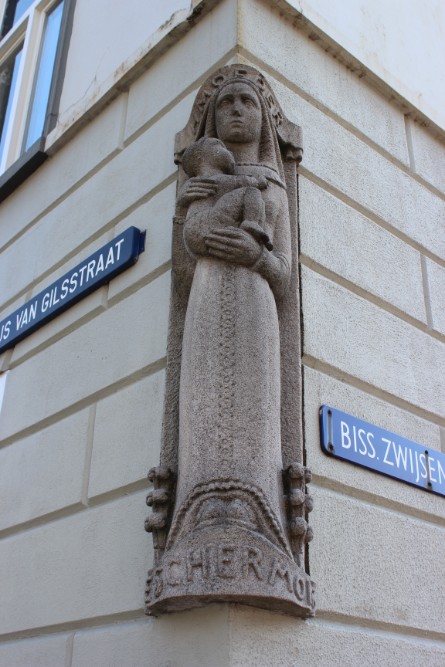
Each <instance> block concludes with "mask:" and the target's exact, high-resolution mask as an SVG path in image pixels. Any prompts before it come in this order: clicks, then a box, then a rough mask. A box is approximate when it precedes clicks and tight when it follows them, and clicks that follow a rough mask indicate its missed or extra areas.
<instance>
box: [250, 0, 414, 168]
mask: <svg viewBox="0 0 445 667" xmlns="http://www.w3.org/2000/svg"><path fill="white" fill-rule="evenodd" d="M271 4H272V3H261V2H256V1H255V0H249V1H248V2H243V3H241V4H240V28H241V29H240V35H241V44H242V46H243V47H244V48H246V49H247V50H248V51H249V52H250V53H252V54H253V55H254V56H256V57H257V58H260V60H261V61H262V62H265V63H267V65H268V67H269V68H270V67H271V68H273V69H274V70H275V72H277V73H279V74H280V75H281V76H284V77H285V78H286V79H288V80H289V81H290V82H291V83H292V84H293V85H294V86H296V87H297V88H299V89H300V90H302V91H303V92H304V93H305V94H307V95H309V96H311V97H312V98H313V99H314V100H315V101H316V103H320V104H321V105H323V106H324V107H326V108H327V109H328V110H329V112H331V113H332V114H335V115H337V116H338V117H339V118H340V119H341V120H342V121H343V122H345V123H347V124H348V125H351V126H353V128H355V130H357V131H358V132H359V133H360V134H363V135H365V136H366V137H368V138H369V139H370V140H371V141H373V142H374V143H376V144H377V145H378V146H379V147H380V148H382V149H383V150H385V151H388V152H389V153H391V154H392V155H393V156H394V157H395V158H397V159H398V160H400V161H401V162H403V163H404V164H408V150H407V145H406V136H405V123H404V117H403V113H402V112H401V111H400V110H399V109H397V108H396V107H395V105H394V104H391V102H390V101H389V100H387V99H385V98H384V97H383V95H382V94H381V93H379V92H378V91H377V90H376V89H374V88H373V87H372V86H371V85H369V84H368V82H367V81H366V79H365V78H359V76H358V74H357V73H354V72H351V71H350V69H348V68H347V67H346V66H345V65H343V64H342V63H341V62H340V61H339V60H338V59H335V58H334V57H333V56H332V55H330V54H329V53H327V52H326V49H325V47H323V46H320V44H319V43H318V42H317V40H313V39H310V38H309V36H308V35H306V34H305V33H304V32H303V31H301V30H299V29H298V27H296V26H295V25H292V23H291V22H290V20H287V19H285V18H284V17H283V14H282V12H280V10H279V9H278V8H274V7H272V6H270V5H271ZM265 25H267V39H261V40H259V39H258V35H259V34H261V33H262V32H263V30H264V26H265ZM259 69H261V66H259ZM304 132H305V133H306V127H304ZM305 137H306V134H305ZM305 144H306V138H305ZM306 145H307V148H309V144H306Z"/></svg>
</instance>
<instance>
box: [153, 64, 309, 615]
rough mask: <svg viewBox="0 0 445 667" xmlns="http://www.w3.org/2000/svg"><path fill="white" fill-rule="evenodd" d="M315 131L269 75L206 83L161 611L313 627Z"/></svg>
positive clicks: (184, 199)
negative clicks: (302, 268) (310, 136)
mask: <svg viewBox="0 0 445 667" xmlns="http://www.w3.org/2000/svg"><path fill="white" fill-rule="evenodd" d="M301 157H302V142H301V131H300V128H299V127H298V126H296V125H294V124H293V123H291V122H290V121H288V120H287V118H286V117H285V116H284V114H283V112H282V110H281V108H280V105H279V104H278V102H277V100H276V98H275V95H274V93H273V91H272V90H271V88H270V87H269V85H268V83H267V82H266V80H265V78H264V77H263V75H262V74H261V73H260V72H258V71H257V70H255V69H253V68H251V67H247V66H242V65H231V66H228V67H223V68H222V69H219V70H218V71H216V72H214V73H213V74H212V76H210V77H209V78H208V79H207V81H206V82H205V83H204V84H203V85H202V87H201V89H200V91H199V93H198V95H197V97H196V100H195V103H194V105H193V109H192V113H191V116H190V119H189V122H188V123H187V125H186V127H185V128H184V129H183V130H182V131H181V132H179V133H178V135H177V137H176V146H175V161H176V163H177V164H178V192H177V198H176V211H175V217H174V220H173V277H172V294H171V310H170V328H169V342H168V369H167V389H166V400H165V415H164V427H163V442H162V448H161V460H160V465H159V467H157V468H154V469H152V470H151V471H150V472H149V479H150V480H151V482H152V483H153V487H154V488H153V490H152V491H150V493H149V494H148V497H147V503H148V505H150V506H152V509H153V512H152V514H151V516H150V517H149V518H148V519H147V521H146V529H147V530H148V531H150V532H152V534H153V540H154V552H155V562H154V566H153V569H152V570H150V572H149V573H148V578H147V588H146V611H147V613H148V614H153V615H158V614H161V613H164V612H173V611H178V610H183V609H191V608H193V607H197V606H202V605H204V604H206V603H209V602H238V603H243V604H249V605H254V606H257V607H262V608H265V609H274V610H278V611H283V612H287V613H290V614H293V615H297V616H310V615H313V613H314V595H313V591H314V584H313V582H312V581H311V579H310V577H309V575H308V573H307V543H308V542H309V541H310V540H311V538H312V531H311V528H310V527H309V526H308V524H307V514H308V512H310V511H311V509H312V498H311V497H310V496H309V495H308V494H307V491H306V484H307V483H308V482H309V481H310V472H309V470H307V468H305V466H304V457H303V439H302V427H301V414H302V411H301V367H300V315H299V313H300V309H299V290H298V268H297V262H298V256H297V248H298V239H297V233H298V226H297V196H296V192H297V167H298V163H299V162H300V160H301Z"/></svg>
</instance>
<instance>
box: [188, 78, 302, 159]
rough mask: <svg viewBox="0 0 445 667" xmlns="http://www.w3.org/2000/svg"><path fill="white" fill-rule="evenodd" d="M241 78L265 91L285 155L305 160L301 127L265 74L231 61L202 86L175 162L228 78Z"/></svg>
mask: <svg viewBox="0 0 445 667" xmlns="http://www.w3.org/2000/svg"><path fill="white" fill-rule="evenodd" d="M237 79H238V80H240V81H243V80H244V81H246V80H247V81H249V82H250V83H253V84H254V85H255V86H256V88H258V90H259V92H260V93H261V95H262V97H263V99H264V100H265V103H266V105H267V107H268V109H269V113H270V116H271V118H272V122H273V124H274V126H275V129H276V131H277V135H278V140H279V143H280V146H281V151H282V154H283V158H284V159H287V160H295V161H296V162H298V163H299V162H301V159H302V155H303V147H302V133H301V128H300V127H299V126H298V125H295V123H292V122H291V121H290V120H288V118H286V116H285V115H284V113H283V110H282V109H281V107H280V105H279V104H278V102H277V99H276V97H275V95H274V93H273V91H272V89H271V87H270V86H269V84H268V83H267V81H266V80H265V78H264V77H263V75H262V74H261V73H260V72H258V70H256V69H254V68H253V67H250V66H249V65H227V66H225V67H222V68H221V69H219V70H218V71H217V72H216V73H213V74H212V75H211V76H210V77H209V78H208V79H207V80H206V81H205V82H204V83H203V85H202V86H201V88H200V90H199V92H198V94H197V96H196V100H195V102H194V104H193V108H192V112H191V114H190V118H189V120H188V123H187V125H186V126H185V128H184V129H183V130H181V132H178V133H177V135H176V141H175V164H181V161H182V155H183V153H184V151H185V149H186V148H188V146H190V145H191V144H192V143H193V142H194V141H196V139H197V138H198V136H199V134H200V130H201V125H202V122H203V118H204V117H205V112H206V110H207V107H208V105H209V102H210V100H211V98H212V97H213V95H214V94H215V93H217V92H218V90H219V89H220V88H221V87H222V86H223V85H224V84H226V83H227V82H228V81H230V80H237Z"/></svg>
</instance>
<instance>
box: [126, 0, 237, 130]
mask: <svg viewBox="0 0 445 667" xmlns="http://www.w3.org/2000/svg"><path fill="white" fill-rule="evenodd" d="M236 12H237V6H236V3H235V2H234V1H233V0H230V2H221V3H218V4H217V5H216V7H215V8H214V9H213V10H212V11H211V12H210V13H209V14H208V15H207V16H206V17H204V19H202V20H201V21H200V22H199V23H197V24H196V26H195V27H194V29H193V30H192V31H191V32H189V33H188V34H187V35H185V36H184V37H183V38H182V39H181V40H180V41H179V42H177V43H176V44H174V45H173V46H172V47H171V48H170V49H169V50H168V51H167V53H166V54H164V56H163V57H162V58H159V59H158V60H157V61H156V62H155V63H154V64H153V65H152V67H150V69H149V70H148V71H147V72H146V73H144V74H143V75H142V76H141V77H140V78H139V79H138V80H137V81H135V82H134V83H133V84H132V86H131V88H130V91H129V98H128V111H127V121H126V128H125V137H126V139H128V138H129V137H131V136H132V135H133V134H134V133H135V132H137V131H138V130H139V129H140V128H141V127H142V126H143V125H145V124H146V123H147V122H148V121H149V120H150V119H152V118H154V117H155V116H156V114H158V113H159V112H161V111H162V109H163V108H165V107H167V106H168V105H169V104H170V103H171V101H172V100H174V99H176V98H177V96H178V95H179V94H181V93H182V92H183V91H184V90H186V89H187V88H188V87H189V86H191V85H193V84H194V82H195V81H196V82H198V81H199V80H200V79H201V78H202V77H203V75H205V73H206V72H208V71H209V70H211V69H216V68H217V67H218V66H219V65H220V62H219V61H221V59H222V58H224V57H225V56H226V54H227V53H228V52H229V51H230V50H231V49H233V48H234V47H235V46H236V43H237V31H236ZM178 63H181V64H182V66H181V67H179V66H178ZM180 129H182V127H178V128H177V130H176V131H179V130H180Z"/></svg>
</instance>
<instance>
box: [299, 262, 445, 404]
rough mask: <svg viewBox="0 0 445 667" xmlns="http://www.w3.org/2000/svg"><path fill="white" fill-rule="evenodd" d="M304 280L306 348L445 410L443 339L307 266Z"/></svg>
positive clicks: (361, 376)
mask: <svg viewBox="0 0 445 667" xmlns="http://www.w3.org/2000/svg"><path fill="white" fill-rule="evenodd" d="M302 286H303V319H304V353H305V354H307V355H310V356H311V357H314V358H315V359H318V360H320V361H322V362H324V363H326V364H329V365H330V366H332V367H334V368H337V369H338V370H339V371H340V372H345V373H348V374H349V375H352V376H354V377H355V378H357V379H358V380H361V381H363V382H366V383H367V384H369V385H371V386H372V387H374V388H375V389H376V390H379V389H382V390H383V391H386V392H389V393H390V394H392V395H393V396H395V397H398V398H400V399H402V400H404V401H407V402H408V403H411V404H412V405H415V406H417V407H418V408H421V409H422V410H424V411H426V412H427V413H430V414H431V413H432V414H436V415H440V416H441V415H442V414H443V405H444V403H445V387H444V385H443V382H442V379H441V377H440V376H439V375H438V374H437V369H438V368H443V367H444V366H445V345H444V344H443V343H441V342H440V341H438V340H436V339H435V338H433V337H431V336H429V335H428V334H427V333H425V332H423V331H420V330H419V329H417V328H415V327H413V326H412V325H410V324H408V323H407V322H404V321H403V320H401V319H399V318H398V317H395V316H394V315H392V314H391V313H388V312H386V311H383V310H381V309H379V308H377V307H376V306H375V305H373V304H372V303H369V302H368V301H366V300H365V299H363V298H361V297H359V296H357V295H355V294H353V293H351V292H349V291H348V290H346V289H344V288H343V287H340V286H339V285H338V284H336V283H334V282H331V281H330V280H327V279H326V278H324V277H322V276H320V275H318V274H315V273H314V272H313V271H311V270H310V269H307V268H306V267H303V272H302Z"/></svg>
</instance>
